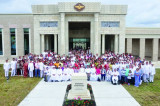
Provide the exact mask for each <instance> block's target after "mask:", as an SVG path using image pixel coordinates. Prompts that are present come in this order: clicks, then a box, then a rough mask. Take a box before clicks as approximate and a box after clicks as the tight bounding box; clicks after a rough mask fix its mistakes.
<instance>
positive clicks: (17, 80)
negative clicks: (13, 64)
mask: <svg viewBox="0 0 160 106" xmlns="http://www.w3.org/2000/svg"><path fill="white" fill-rule="evenodd" d="M40 80H41V79H40V78H23V77H22V76H17V77H10V79H9V82H7V81H6V78H5V77H4V70H3V66H2V65H0V106H17V105H18V104H19V103H20V102H21V101H22V100H23V99H24V97H26V96H27V94H28V93H29V92H30V91H31V90H32V89H33V88H34V87H35V86H36V85H37V83H38V82H39V81H40Z"/></svg>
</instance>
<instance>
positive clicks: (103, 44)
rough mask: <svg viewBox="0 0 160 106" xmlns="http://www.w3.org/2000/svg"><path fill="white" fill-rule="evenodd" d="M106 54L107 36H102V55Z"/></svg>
mask: <svg viewBox="0 0 160 106" xmlns="http://www.w3.org/2000/svg"><path fill="white" fill-rule="evenodd" d="M104 53H105V34H102V54H104Z"/></svg>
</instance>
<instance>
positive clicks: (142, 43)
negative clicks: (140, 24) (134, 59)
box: [139, 38, 145, 60]
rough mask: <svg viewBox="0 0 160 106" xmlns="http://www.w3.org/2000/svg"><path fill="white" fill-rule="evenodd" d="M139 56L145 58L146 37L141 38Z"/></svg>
mask: <svg viewBox="0 0 160 106" xmlns="http://www.w3.org/2000/svg"><path fill="white" fill-rule="evenodd" d="M139 52H140V53H139V56H140V57H141V60H142V59H144V58H145V38H140V50H139Z"/></svg>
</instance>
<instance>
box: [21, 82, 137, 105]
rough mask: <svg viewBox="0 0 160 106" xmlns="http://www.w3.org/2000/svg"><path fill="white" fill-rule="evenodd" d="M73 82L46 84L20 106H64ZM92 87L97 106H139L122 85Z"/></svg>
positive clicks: (34, 91) (28, 96)
mask: <svg viewBox="0 0 160 106" xmlns="http://www.w3.org/2000/svg"><path fill="white" fill-rule="evenodd" d="M70 83H71V82H44V81H43V80H41V81H40V82H39V84H38V85H37V86H36V87H35V88H34V89H33V90H32V91H31V92H30V93H29V94H28V95H27V97H26V98H25V99H24V100H23V101H22V102H21V103H20V104H19V106H62V103H63V100H64V95H65V91H66V87H67V85H68V84H70ZM88 83H89V84H91V85H92V88H93V93H94V97H95V100H96V104H97V106H116V105H118V106H128V105H130V106H139V104H138V102H137V101H136V100H135V99H134V98H133V97H132V96H131V95H130V94H129V93H128V92H127V91H126V90H125V89H124V88H123V86H121V85H112V84H110V83H108V82H88Z"/></svg>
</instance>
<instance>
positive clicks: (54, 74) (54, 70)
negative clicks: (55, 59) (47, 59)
mask: <svg viewBox="0 0 160 106" xmlns="http://www.w3.org/2000/svg"><path fill="white" fill-rule="evenodd" d="M50 73H51V81H52V82H55V81H56V77H57V72H56V68H55V66H53V68H52V69H50Z"/></svg>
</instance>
